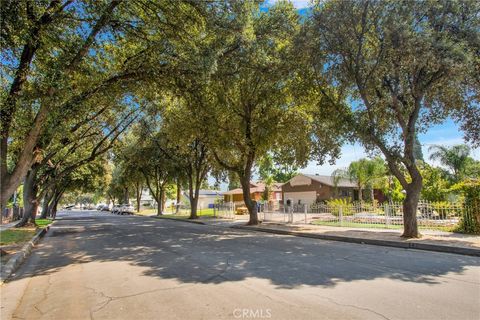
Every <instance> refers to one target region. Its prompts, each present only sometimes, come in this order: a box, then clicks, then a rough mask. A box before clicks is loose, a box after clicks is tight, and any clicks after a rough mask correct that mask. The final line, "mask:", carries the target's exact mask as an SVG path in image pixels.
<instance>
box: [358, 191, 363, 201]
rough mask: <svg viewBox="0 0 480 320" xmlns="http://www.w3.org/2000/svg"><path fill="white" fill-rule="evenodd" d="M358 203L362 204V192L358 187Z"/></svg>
mask: <svg viewBox="0 0 480 320" xmlns="http://www.w3.org/2000/svg"><path fill="white" fill-rule="evenodd" d="M358 201H360V203H362V202H363V190H362V187H359V188H358Z"/></svg>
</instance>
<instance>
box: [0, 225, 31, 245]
mask: <svg viewBox="0 0 480 320" xmlns="http://www.w3.org/2000/svg"><path fill="white" fill-rule="evenodd" d="M35 232H36V229H35V228H22V229H9V230H5V231H2V232H0V245H2V246H4V245H11V244H17V243H22V242H27V241H28V240H30V239H31V238H32V237H33V236H34V235H35Z"/></svg>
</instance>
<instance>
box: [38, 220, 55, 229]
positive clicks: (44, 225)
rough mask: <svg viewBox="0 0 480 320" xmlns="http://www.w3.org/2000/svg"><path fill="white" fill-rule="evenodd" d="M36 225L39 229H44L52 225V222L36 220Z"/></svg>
mask: <svg viewBox="0 0 480 320" xmlns="http://www.w3.org/2000/svg"><path fill="white" fill-rule="evenodd" d="M35 223H36V224H37V225H38V227H39V228H43V227H46V226H48V225H49V224H50V223H52V220H50V219H35Z"/></svg>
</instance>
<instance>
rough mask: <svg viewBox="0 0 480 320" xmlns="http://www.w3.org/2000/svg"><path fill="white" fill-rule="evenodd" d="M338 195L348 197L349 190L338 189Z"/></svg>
mask: <svg viewBox="0 0 480 320" xmlns="http://www.w3.org/2000/svg"><path fill="white" fill-rule="evenodd" d="M340 196H341V197H349V196H350V190H347V189H340Z"/></svg>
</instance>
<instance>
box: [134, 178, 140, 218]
mask: <svg viewBox="0 0 480 320" xmlns="http://www.w3.org/2000/svg"><path fill="white" fill-rule="evenodd" d="M135 194H136V197H137V212H140V201H142V185H141V183H140V182H138V181H137V183H136V184H135Z"/></svg>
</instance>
